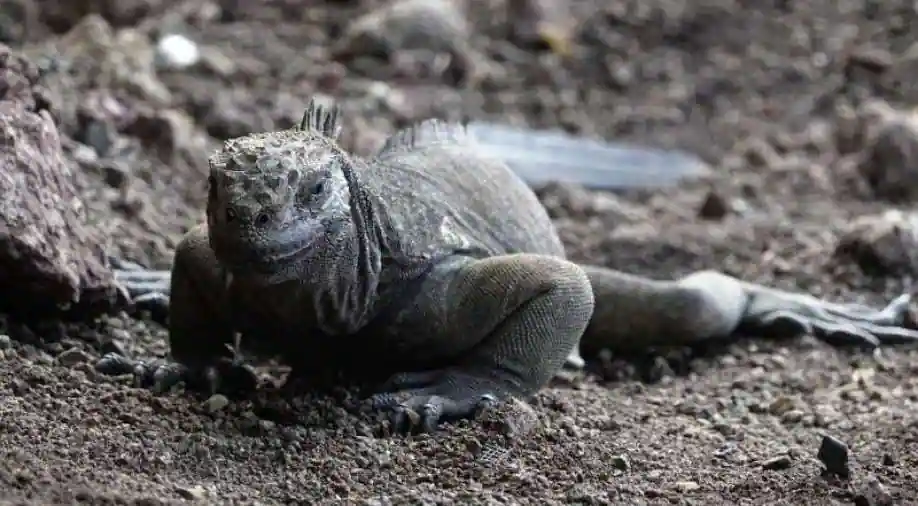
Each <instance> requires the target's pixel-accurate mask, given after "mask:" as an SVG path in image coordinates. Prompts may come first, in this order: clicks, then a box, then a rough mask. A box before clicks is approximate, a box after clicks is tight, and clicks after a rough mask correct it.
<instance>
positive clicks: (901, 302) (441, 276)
mask: <svg viewBox="0 0 918 506" xmlns="http://www.w3.org/2000/svg"><path fill="white" fill-rule="evenodd" d="M340 114H341V113H340V109H339V107H338V106H337V105H335V104H333V103H322V102H320V101H319V100H317V99H313V100H311V101H310V103H309V105H308V108H307V110H306V112H305V114H304V116H303V120H302V123H301V124H300V125H298V126H296V127H295V128H292V129H289V130H284V131H278V132H267V133H256V134H250V135H246V136H243V137H240V138H235V139H231V140H228V141H226V142H225V144H224V146H223V149H222V150H220V151H219V152H217V153H215V154H214V155H212V156H211V158H210V160H209V164H210V175H209V194H208V198H207V213H206V215H207V222H206V223H204V224H201V225H199V226H198V227H196V228H194V229H192V230H191V231H190V232H189V233H188V234H187V236H186V237H185V238H184V239H183V240H182V241H181V243H180V244H179V246H178V247H177V249H176V252H175V258H174V263H173V267H172V271H171V273H170V272H165V271H148V270H144V269H143V268H140V267H139V266H136V265H131V264H128V263H122V264H121V265H122V266H121V268H119V271H118V273H117V275H118V279H119V280H120V283H122V284H123V286H124V287H125V288H126V289H127V291H128V293H130V294H131V296H132V297H133V298H134V299H135V302H136V303H137V304H144V303H146V304H149V305H151V307H152V306H153V305H156V304H160V305H161V306H164V307H167V308H168V330H169V345H170V349H171V359H170V360H168V361H165V362H162V363H159V364H145V365H143V364H141V365H138V366H137V367H138V370H139V371H141V373H142V374H145V375H147V377H148V378H153V379H152V380H150V381H152V382H153V384H154V386H155V387H156V388H159V389H165V388H169V387H171V386H172V385H174V384H175V383H178V382H179V381H185V383H186V385H188V386H189V388H191V389H192V390H202V391H204V392H205V393H213V392H216V391H227V392H230V393H231V392H232V391H233V390H235V389H239V388H243V387H242V386H241V385H245V388H250V387H253V386H254V383H252V382H253V381H254V380H251V381H250V378H249V376H247V374H249V375H250V373H246V372H245V371H248V369H244V367H243V366H241V365H240V362H239V361H238V360H237V359H236V355H235V353H236V350H243V351H244V352H245V354H247V355H250V356H256V357H274V358H276V357H279V358H281V359H282V360H283V361H284V362H286V363H287V364H288V365H289V366H290V368H291V377H292V378H293V380H288V381H293V383H296V384H305V385H310V384H312V385H320V384H323V383H322V382H323V381H334V380H333V379H332V380H329V378H332V377H333V376H334V375H335V374H347V373H354V374H358V373H359V375H362V377H366V378H372V382H371V384H372V385H374V387H375V391H374V393H372V394H369V395H368V397H367V403H366V404H365V405H367V406H370V407H371V408H372V409H375V410H381V411H383V412H385V413H388V415H389V416H390V417H391V418H390V419H391V422H392V424H393V427H394V428H395V430H397V431H416V430H425V431H430V430H434V429H435V427H436V426H437V424H438V423H439V422H441V421H444V420H454V419H458V418H469V417H473V416H475V414H476V413H478V412H479V410H480V409H482V408H484V407H487V405H489V404H490V403H493V402H495V401H499V400H500V399H503V398H506V397H507V396H516V397H521V398H526V397H528V396H530V395H532V394H533V393H535V392H537V391H538V390H539V389H541V388H542V387H543V386H545V385H546V384H547V383H548V382H549V381H550V379H551V378H552V377H553V376H554V375H555V374H556V373H557V372H559V371H560V370H561V369H562V368H563V367H564V366H565V365H568V366H571V367H582V366H583V359H582V358H581V355H580V353H581V352H593V351H596V350H600V349H603V348H606V349H611V350H620V351H637V350H641V349H646V348H648V347H652V346H668V345H689V344H693V343H701V342H705V341H708V340H712V339H724V338H729V337H731V336H733V335H734V334H735V333H737V331H743V332H744V333H753V334H759V335H776V334H777V335H786V336H795V335H802V334H804V333H811V334H813V335H815V336H817V337H819V338H821V339H824V340H825V341H827V342H829V343H832V344H834V345H841V344H844V343H859V344H866V345H869V346H874V347H875V346H879V345H882V344H892V343H903V342H916V341H918V331H916V330H912V329H909V328H906V327H905V319H906V313H907V306H908V303H909V300H910V298H909V295H902V296H900V297H897V298H896V299H895V300H893V301H892V302H891V303H889V305H888V306H886V307H885V308H871V307H865V306H861V305H853V304H838V303H831V302H828V301H825V300H821V299H818V298H816V297H813V296H811V295H808V294H804V293H791V292H786V291H780V290H776V289H773V288H769V287H766V286H761V285H756V284H752V283H748V282H745V281H742V280H739V279H736V278H734V277H731V276H728V275H726V274H722V273H720V272H716V271H701V272H697V273H694V274H691V275H688V276H686V277H683V278H681V279H677V280H672V281H659V280H650V279H646V278H642V277H638V276H634V275H630V274H628V273H624V272H620V271H616V270H612V269H608V268H605V267H599V266H592V265H577V264H575V263H572V262H571V261H569V260H567V259H566V258H565V251H564V247H563V246H562V243H561V240H560V239H559V237H558V234H557V231H556V230H555V227H554V225H553V223H552V221H551V220H550V219H549V216H548V214H547V212H546V210H545V209H544V208H543V207H542V205H541V204H540V202H539V201H538V200H537V198H536V196H535V194H534V192H533V191H532V190H531V189H530V187H529V185H527V184H526V183H525V181H524V179H523V178H521V177H520V176H519V175H518V174H516V173H515V172H514V171H513V170H511V169H510V168H509V167H508V165H507V163H505V162H504V161H502V160H501V159H499V158H498V157H495V156H493V154H494V149H490V150H488V149H482V148H480V146H481V144H479V143H476V141H475V140H474V138H473V137H472V136H471V135H469V133H468V132H467V130H466V129H465V127H463V126H460V125H456V124H451V123H446V122H441V121H437V120H427V121H424V122H421V123H419V124H417V125H415V126H413V127H410V128H407V129H404V130H401V131H399V132H397V133H395V134H393V135H392V136H391V137H390V138H389V139H388V141H387V142H386V143H385V145H384V147H383V148H382V149H381V150H380V151H379V152H378V153H377V154H376V155H375V156H372V157H369V158H364V157H358V156H355V155H353V154H350V153H348V152H346V151H345V150H344V149H342V148H341V147H339V144H338V142H337V138H338V135H339V132H340V128H341V127H340V121H339V120H340ZM492 148H493V145H492ZM487 152H490V153H491V155H488V154H487ZM572 156H577V154H576V153H572ZM115 358H118V357H106V358H105V360H114V359H115ZM124 360H125V361H127V359H124ZM132 367H133V366H132ZM368 381H370V379H368ZM304 382H305V383H304Z"/></svg>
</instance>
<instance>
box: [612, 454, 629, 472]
mask: <svg viewBox="0 0 918 506" xmlns="http://www.w3.org/2000/svg"><path fill="white" fill-rule="evenodd" d="M610 463H611V464H612V467H614V468H616V469H621V470H622V471H627V470H628V469H630V468H631V463H630V462H628V457H625V456H624V455H616V456H614V457H612V460H611V461H610Z"/></svg>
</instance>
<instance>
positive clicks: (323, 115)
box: [209, 97, 341, 175]
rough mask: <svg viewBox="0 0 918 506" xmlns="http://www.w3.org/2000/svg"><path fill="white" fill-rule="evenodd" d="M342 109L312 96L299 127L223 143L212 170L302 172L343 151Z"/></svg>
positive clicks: (255, 134) (268, 173) (266, 172)
mask: <svg viewBox="0 0 918 506" xmlns="http://www.w3.org/2000/svg"><path fill="white" fill-rule="evenodd" d="M340 118H341V109H340V107H339V106H338V105H337V104H335V103H334V102H329V101H327V100H323V99H320V98H319V97H313V98H311V99H310V100H309V103H308V104H307V106H306V110H305V112H304V113H303V117H302V119H301V120H300V123H299V125H297V126H295V127H294V128H291V129H289V130H279V131H275V132H258V133H252V134H248V135H243V136H241V137H236V138H233V139H228V140H227V141H225V142H224V143H223V149H222V150H221V151H219V152H217V153H215V154H213V155H212V156H211V157H210V159H209V164H210V167H211V170H213V171H220V172H247V173H258V174H264V175H272V174H287V173H289V172H290V171H295V172H297V171H299V169H301V168H302V167H303V166H304V165H309V162H314V161H317V160H315V159H320V160H321V159H324V158H326V157H327V155H328V154H330V153H334V152H337V151H339V150H340V148H339V147H338V145H337V140H338V137H339V136H340V134H341V119H340Z"/></svg>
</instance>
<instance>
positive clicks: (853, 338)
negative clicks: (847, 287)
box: [747, 294, 918, 348]
mask: <svg viewBox="0 0 918 506" xmlns="http://www.w3.org/2000/svg"><path fill="white" fill-rule="evenodd" d="M800 300H801V301H802V302H799V301H797V299H789V300H779V299H774V300H772V299H771V298H770V297H768V296H765V297H762V298H761V299H759V300H753V303H752V305H751V306H750V314H749V316H748V319H747V325H750V326H751V327H753V330H755V331H758V332H764V333H769V334H775V335H786V336H791V337H793V336H799V335H802V334H809V333H811V334H813V335H814V336H816V337H817V338H819V339H821V340H823V341H825V342H827V343H829V344H831V345H835V346H839V345H851V344H854V345H860V346H864V347H867V348H876V347H878V346H881V345H889V344H905V343H918V330H916V329H912V328H908V327H906V326H905V324H906V320H907V319H908V309H909V303H910V302H911V296H910V295H909V294H903V295H900V296H899V297H896V298H895V299H894V300H893V301H892V302H890V303H889V304H887V305H886V307H884V308H883V309H872V308H869V307H866V306H860V305H853V304H849V305H842V304H832V303H828V302H823V301H819V300H816V299H800ZM788 301H790V302H797V303H794V304H791V303H789V302H788Z"/></svg>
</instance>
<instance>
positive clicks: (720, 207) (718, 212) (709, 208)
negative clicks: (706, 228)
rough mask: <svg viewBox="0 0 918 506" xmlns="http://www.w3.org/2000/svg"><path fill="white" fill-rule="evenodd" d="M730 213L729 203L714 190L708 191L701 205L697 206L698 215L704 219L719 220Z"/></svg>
mask: <svg viewBox="0 0 918 506" xmlns="http://www.w3.org/2000/svg"><path fill="white" fill-rule="evenodd" d="M728 214H730V204H729V203H727V200H726V199H725V198H724V197H723V196H722V195H720V194H719V193H717V192H715V191H710V192H708V195H707V197H705V199H704V202H703V203H702V204H701V207H699V208H698V217H699V218H701V219H704V220H713V221H719V220H722V219H724V218H725V217H726V216H727V215H728Z"/></svg>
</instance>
